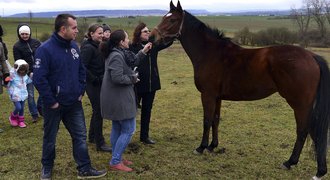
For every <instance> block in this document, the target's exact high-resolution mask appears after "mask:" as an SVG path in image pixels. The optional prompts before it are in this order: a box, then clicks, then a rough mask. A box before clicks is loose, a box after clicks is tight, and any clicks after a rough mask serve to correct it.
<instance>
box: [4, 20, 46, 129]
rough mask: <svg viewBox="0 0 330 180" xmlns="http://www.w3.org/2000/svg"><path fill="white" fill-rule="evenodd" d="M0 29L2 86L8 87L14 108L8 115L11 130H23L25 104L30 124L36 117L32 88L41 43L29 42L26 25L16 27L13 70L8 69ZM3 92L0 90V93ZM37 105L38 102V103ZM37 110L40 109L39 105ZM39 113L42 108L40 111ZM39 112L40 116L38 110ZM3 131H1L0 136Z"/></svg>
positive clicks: (33, 40)
mask: <svg viewBox="0 0 330 180" xmlns="http://www.w3.org/2000/svg"><path fill="white" fill-rule="evenodd" d="M3 33H4V31H3V29H2V26H1V25H0V61H1V67H0V70H1V73H0V77H1V82H3V83H4V85H5V86H6V87H7V90H8V94H9V97H10V100H11V101H12V102H13V104H14V110H13V111H12V112H11V113H10V116H9V122H10V124H11V126H14V127H15V126H19V127H21V128H24V127H26V124H25V117H24V104H25V100H26V99H27V100H28V107H29V110H30V114H31V116H32V122H36V121H37V119H38V117H39V114H38V110H37V105H36V103H35V100H34V86H33V84H32V76H33V68H32V67H33V64H34V53H35V51H36V49H37V48H38V47H39V46H40V45H41V43H40V41H38V40H36V39H33V38H31V29H30V27H29V26H28V24H19V25H18V27H17V36H18V39H19V40H18V41H17V42H16V43H15V45H14V46H13V56H14V61H15V63H14V66H13V67H11V66H10V64H9V62H8V61H7V60H8V49H7V46H6V44H5V43H4V42H3V41H2V36H3ZM2 92H3V88H2V87H1V91H0V93H2ZM38 102H39V101H38ZM38 104H39V107H41V105H40V103H38ZM40 109H41V108H40ZM39 112H41V111H40V110H39ZM2 131H3V130H1V129H0V132H2Z"/></svg>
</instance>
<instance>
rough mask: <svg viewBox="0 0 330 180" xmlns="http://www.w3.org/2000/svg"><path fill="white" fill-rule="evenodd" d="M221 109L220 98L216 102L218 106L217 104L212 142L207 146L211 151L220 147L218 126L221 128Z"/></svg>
mask: <svg viewBox="0 0 330 180" xmlns="http://www.w3.org/2000/svg"><path fill="white" fill-rule="evenodd" d="M220 109H221V100H218V101H217V102H216V106H215V113H214V121H213V123H212V142H211V144H210V145H209V147H207V150H209V151H210V152H213V150H214V149H215V148H216V147H218V144H219V140H218V137H219V136H218V132H219V131H218V130H219V129H218V128H219V122H220Z"/></svg>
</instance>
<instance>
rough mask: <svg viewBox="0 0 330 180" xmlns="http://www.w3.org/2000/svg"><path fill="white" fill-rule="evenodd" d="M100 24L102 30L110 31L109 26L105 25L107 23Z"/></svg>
mask: <svg viewBox="0 0 330 180" xmlns="http://www.w3.org/2000/svg"><path fill="white" fill-rule="evenodd" d="M102 26H103V31H107V30H108V31H110V32H111V28H110V26H109V25H107V24H102Z"/></svg>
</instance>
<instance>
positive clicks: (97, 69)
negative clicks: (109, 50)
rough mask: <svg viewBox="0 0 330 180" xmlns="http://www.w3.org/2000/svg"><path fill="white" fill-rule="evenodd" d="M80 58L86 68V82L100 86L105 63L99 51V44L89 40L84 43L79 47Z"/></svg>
mask: <svg viewBox="0 0 330 180" xmlns="http://www.w3.org/2000/svg"><path fill="white" fill-rule="evenodd" d="M80 58H81V60H82V62H83V63H84V65H85V67H86V72H87V77H86V80H87V82H92V83H93V84H98V83H99V84H101V83H102V79H103V75H104V63H105V62H104V59H103V56H102V54H101V52H100V50H99V44H98V43H96V42H95V41H93V40H90V39H88V40H86V41H84V43H82V46H81V47H80Z"/></svg>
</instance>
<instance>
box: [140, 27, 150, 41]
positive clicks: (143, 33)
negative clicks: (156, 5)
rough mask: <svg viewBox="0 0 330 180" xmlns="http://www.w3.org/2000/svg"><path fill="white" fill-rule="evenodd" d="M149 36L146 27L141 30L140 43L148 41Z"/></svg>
mask: <svg viewBox="0 0 330 180" xmlns="http://www.w3.org/2000/svg"><path fill="white" fill-rule="evenodd" d="M149 34H150V31H149V29H148V27H145V28H143V29H142V30H141V35H140V39H141V41H148V40H149Z"/></svg>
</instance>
